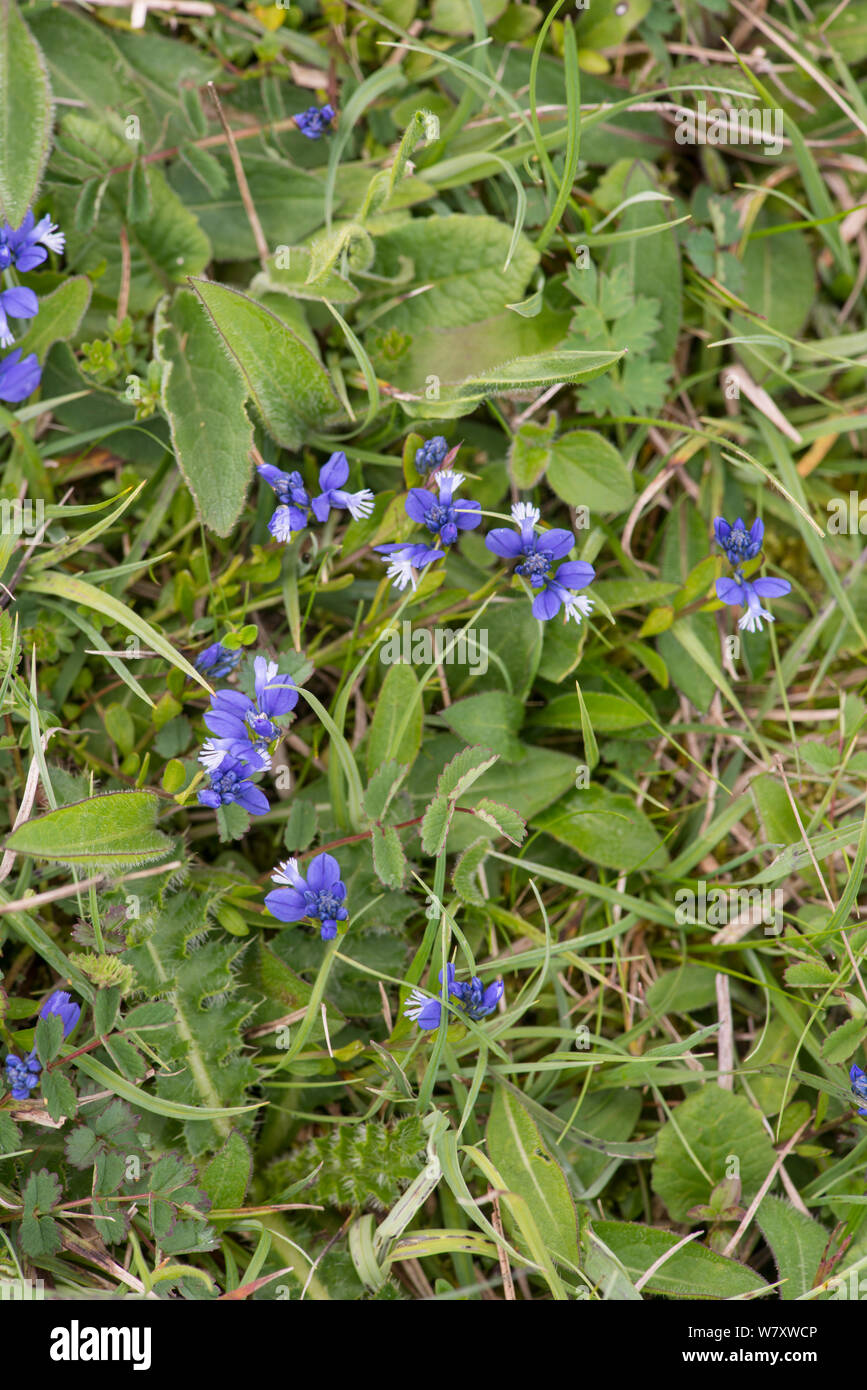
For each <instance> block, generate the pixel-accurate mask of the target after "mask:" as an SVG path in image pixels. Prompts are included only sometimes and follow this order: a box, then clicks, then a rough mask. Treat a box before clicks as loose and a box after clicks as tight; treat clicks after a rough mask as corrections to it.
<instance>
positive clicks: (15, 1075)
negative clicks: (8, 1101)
mask: <svg viewBox="0 0 867 1390" xmlns="http://www.w3.org/2000/svg"><path fill="white" fill-rule="evenodd" d="M5 1066H6V1084H7V1086H9V1087H11V1090H12V1099H13V1100H29V1099H30V1092H31V1091H32V1090H33V1088H34V1086H38V1085H39V1073H40V1072H41V1070H42V1064H41V1062H38V1061H37V1059H36V1056H35V1054H34V1053H32V1052H31V1054H30V1056H29V1057H27V1058H25V1059H24V1061H23V1062H22V1060H21V1058H20V1057H16V1056H15V1053H14V1052H10V1053H9V1056H8V1057H7V1058H6V1063H5Z"/></svg>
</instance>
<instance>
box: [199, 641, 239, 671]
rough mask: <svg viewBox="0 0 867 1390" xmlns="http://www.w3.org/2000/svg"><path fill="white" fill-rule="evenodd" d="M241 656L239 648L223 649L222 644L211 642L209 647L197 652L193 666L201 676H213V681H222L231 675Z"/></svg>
mask: <svg viewBox="0 0 867 1390" xmlns="http://www.w3.org/2000/svg"><path fill="white" fill-rule="evenodd" d="M243 655H244V653H243V650H242V649H241V647H234V648H232V647H224V646H223V644H222V642H212V643H211V645H210V646H209V647H205V648H203V650H202V651H200V652H199V655H198V656H197V657H196V659H195V661H194V663H193V665H194V666H195V668H196V670H197V671H200V672H201V674H202V675H203V676H213V678H214V680H222V679H223V678H224V677H225V676H230V675H231V674H232V672H233V671H234V669H235V667H236V666H237V665H238V662H239V661H240V660H241V657H242V656H243Z"/></svg>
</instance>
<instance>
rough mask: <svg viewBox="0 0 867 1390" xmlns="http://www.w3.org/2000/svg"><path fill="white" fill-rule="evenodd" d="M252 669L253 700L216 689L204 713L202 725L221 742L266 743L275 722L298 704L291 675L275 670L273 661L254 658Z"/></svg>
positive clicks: (273, 732) (273, 735)
mask: <svg viewBox="0 0 867 1390" xmlns="http://www.w3.org/2000/svg"><path fill="white" fill-rule="evenodd" d="M253 669H254V671H255V692H256V698H255V700H251V699H250V697H249V695H245V694H244V693H243V691H241V690H218V691H217V694H216V695H215V696H214V697H213V699H212V700H211V706H210V709H207V710H206V711H205V715H204V719H205V723H206V724H207V726H208V728H209V729H210V731H211V733H212V734H216V735H217V736H218V738H220V739H235V740H239V741H240V744H243V743H244V742H245V740H246V741H247V742H248V743H249V741H250V740H252V741H253V742H254V743H259V742H261V741H262V740H264V741H265V742H266V743H268V742H270V740H271V739H274V738H276V737H277V735H278V733H279V732H280V730H279V728H278V726H277V725H276V724H275V723H274V720H275V719H278V718H279V717H280V715H283V714H288V713H289V712H290V710H293V709H294V708H295V706H296V705H297V703H298V691H297V689H296V686H295V682H294V681H293V679H292V677H291V676H290V675H287V674H281V673H280V672H279V671H278V669H277V663H276V661H268V660H267V659H266V658H265V657H264V656H257V657H256V660H255V661H254V662H253ZM236 756H237V753H236Z"/></svg>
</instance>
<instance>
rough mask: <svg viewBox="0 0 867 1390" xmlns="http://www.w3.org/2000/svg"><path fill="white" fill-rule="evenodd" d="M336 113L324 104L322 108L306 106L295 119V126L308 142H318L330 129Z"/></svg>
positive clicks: (331, 107) (332, 108)
mask: <svg viewBox="0 0 867 1390" xmlns="http://www.w3.org/2000/svg"><path fill="white" fill-rule="evenodd" d="M336 114H337V113H336V111H335V110H334V107H333V106H329V104H328V103H327V102H326V104H325V105H324V106H308V108H307V110H306V111H301V112H299V113H298V115H297V116H296V117H295V124H296V125H297V127H298V129H299V130H300V131H301V134H302V135H306V136H307V139H308V140H319V139H320V138H321V137H322V136H323V135H324V134H325V132H326V131H327V130H330V129H331V126H332V123H333V121H334V117H335V115H336Z"/></svg>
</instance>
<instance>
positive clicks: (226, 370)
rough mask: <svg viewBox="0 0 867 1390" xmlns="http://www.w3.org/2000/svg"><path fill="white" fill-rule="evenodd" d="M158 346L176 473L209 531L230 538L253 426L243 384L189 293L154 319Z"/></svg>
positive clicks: (242, 495) (180, 293) (238, 509)
mask: <svg viewBox="0 0 867 1390" xmlns="http://www.w3.org/2000/svg"><path fill="white" fill-rule="evenodd" d="M155 341H156V348H157V356H158V360H159V361H160V362H161V363H162V364H163V368H164V375H163V383H162V400H163V407H164V409H165V412H166V415H167V416H168V420H169V428H170V429H171V433H172V443H173V445H174V446H175V455H176V457H177V460H178V467H179V468H180V470H181V472H182V473H183V475H184V481H185V482H186V484H187V487H188V488H189V489H190V492H191V493H192V494H193V498H194V500H195V503H196V507H197V509H198V512H199V515H200V516H201V518H202V520H203V522H204V523H205V525H206V526H208V527H209V528H210V529H211V530H212V531H216V533H217V535H218V536H228V534H229V532H230V531H231V529H232V527H233V526H234V524H235V522H236V521H237V520H238V517H239V516H240V515H241V511H242V509H243V506H244V500H245V498H246V496H247V485H248V482H249V479H250V446H251V445H252V443H253V427H252V425H251V424H250V422H249V420H248V419H247V416H246V413H245V411H244V402H245V400H246V398H247V388H246V386H245V384H244V379H243V377H242V376H241V374H240V372H239V370H238V367H237V365H236V364H235V362H234V361H233V360H232V358H231V357H229V356H228V354H227V353H226V351H225V349H224V347H223V344H222V342H221V341H220V338H219V337H218V335H217V334H216V333H215V332H214V326H213V320H212V319H211V318H210V317H209V316H208V314H206V313H203V312H202V307H201V304H200V303H199V301H198V300H197V299H196V296H195V295H194V294H193V293H192V291H190V290H179V291H178V293H177V294H176V296H175V298H174V301H173V302H172V304H171V306H170V307H167V308H166V309H165V310H164V311H163V312H160V313H158V314H157V327H156V333H155Z"/></svg>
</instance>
